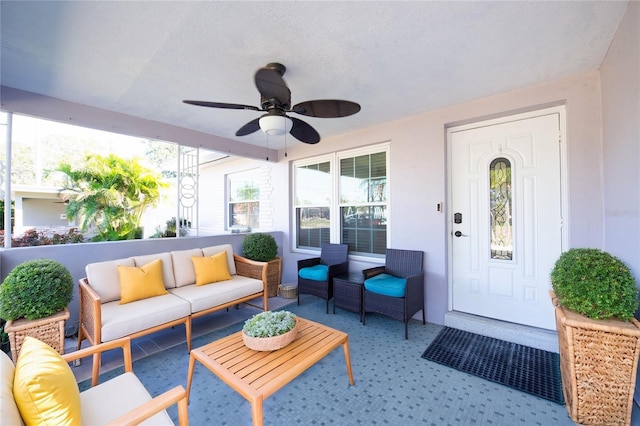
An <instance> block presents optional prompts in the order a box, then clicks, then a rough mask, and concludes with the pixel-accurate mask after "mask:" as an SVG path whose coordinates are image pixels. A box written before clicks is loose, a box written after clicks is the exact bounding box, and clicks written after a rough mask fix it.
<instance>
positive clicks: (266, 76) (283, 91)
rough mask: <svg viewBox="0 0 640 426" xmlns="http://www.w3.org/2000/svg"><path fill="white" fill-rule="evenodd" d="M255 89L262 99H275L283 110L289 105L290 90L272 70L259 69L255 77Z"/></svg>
mask: <svg viewBox="0 0 640 426" xmlns="http://www.w3.org/2000/svg"><path fill="white" fill-rule="evenodd" d="M255 80H256V87H257V88H258V92H260V96H261V98H262V99H265V100H269V99H276V100H277V101H278V102H279V103H280V105H282V106H283V107H284V108H285V109H286V108H289V106H290V105H291V90H289V88H288V87H287V84H286V83H285V82H284V80H283V79H282V75H281V74H280V73H279V72H278V70H276V69H274V68H266V67H265V68H260V69H259V70H258V71H256V75H255Z"/></svg>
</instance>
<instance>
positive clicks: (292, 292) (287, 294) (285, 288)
mask: <svg viewBox="0 0 640 426" xmlns="http://www.w3.org/2000/svg"><path fill="white" fill-rule="evenodd" d="M278 295H279V296H280V297H284V298H285V299H295V298H296V297H298V286H297V285H281V286H280V287H279V290H278Z"/></svg>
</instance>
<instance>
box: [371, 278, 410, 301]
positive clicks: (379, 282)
mask: <svg viewBox="0 0 640 426" xmlns="http://www.w3.org/2000/svg"><path fill="white" fill-rule="evenodd" d="M406 286H407V279H406V278H399V277H394V276H393V275H389V274H384V273H383V274H378V275H376V276H375V277H371V278H369V279H367V280H365V281H364V288H366V289H367V290H369V291H371V292H373V293H378V294H382V295H384V296H391V297H404V289H405V287H406Z"/></svg>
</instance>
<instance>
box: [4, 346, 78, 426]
mask: <svg viewBox="0 0 640 426" xmlns="http://www.w3.org/2000/svg"><path fill="white" fill-rule="evenodd" d="M13 397H14V398H15V401H16V404H17V405H18V410H20V415H21V416H22V419H23V420H24V422H25V424H26V425H44V424H47V425H80V424H81V421H82V412H81V410H80V391H79V390H78V385H77V384H76V379H75V377H74V376H73V372H72V371H71V368H69V364H67V363H66V362H65V361H64V360H63V359H62V357H61V356H60V354H59V353H58V352H56V351H55V350H53V348H51V346H49V345H47V344H46V343H43V342H41V341H40V340H38V339H35V338H33V337H29V336H27V337H25V339H24V342H23V343H22V348H21V349H20V354H19V355H18V362H17V363H16V372H15V376H14V378H13Z"/></svg>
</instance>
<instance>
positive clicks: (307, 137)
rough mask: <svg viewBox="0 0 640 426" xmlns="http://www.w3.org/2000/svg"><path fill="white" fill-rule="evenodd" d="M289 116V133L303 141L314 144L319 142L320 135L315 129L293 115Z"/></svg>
mask: <svg viewBox="0 0 640 426" xmlns="http://www.w3.org/2000/svg"><path fill="white" fill-rule="evenodd" d="M289 118H290V119H291V121H293V126H292V127H291V131H290V132H289V133H291V135H292V136H293V137H294V138H296V139H298V140H299V141H300V142H304V143H311V144H314V143H318V142H320V135H319V134H318V132H316V129H314V128H313V127H311V126H310V125H308V124H307V123H305V122H304V121H302V120H299V119H297V118H295V117H289Z"/></svg>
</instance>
